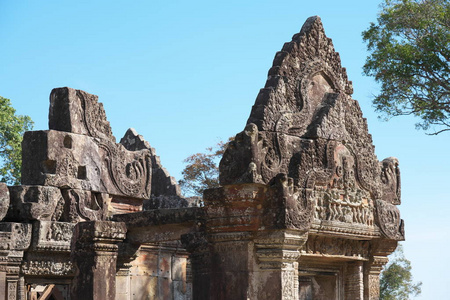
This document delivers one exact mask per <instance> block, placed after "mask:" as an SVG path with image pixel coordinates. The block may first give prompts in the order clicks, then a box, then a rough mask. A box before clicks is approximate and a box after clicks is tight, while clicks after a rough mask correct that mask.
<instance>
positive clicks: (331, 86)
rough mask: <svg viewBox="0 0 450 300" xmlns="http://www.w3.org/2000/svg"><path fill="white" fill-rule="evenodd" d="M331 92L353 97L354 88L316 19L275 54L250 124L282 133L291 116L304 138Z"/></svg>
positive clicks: (331, 43)
mask: <svg viewBox="0 0 450 300" xmlns="http://www.w3.org/2000/svg"><path fill="white" fill-rule="evenodd" d="M329 93H337V94H345V95H348V96H349V97H350V95H351V94H352V93H353V88H352V84H351V82H350V81H348V78H347V72H346V70H345V68H343V67H342V65H341V59H340V56H339V53H338V52H336V51H335V49H334V46H333V42H332V40H331V39H330V38H328V37H327V36H326V34H325V30H324V28H323V25H322V22H321V20H320V17H318V16H314V17H310V18H308V20H307V21H306V22H305V24H304V25H303V27H302V29H301V31H300V32H299V33H297V34H295V35H294V36H293V38H292V41H290V42H288V43H285V44H284V46H283V48H282V50H281V51H279V52H277V53H276V55H275V58H274V61H273V65H272V67H271V68H270V70H269V72H268V78H267V81H266V84H265V87H264V88H263V89H261V90H260V92H259V94H258V96H257V98H256V101H255V104H254V106H253V108H252V112H251V114H250V117H249V119H248V121H247V124H250V123H254V124H256V125H257V126H258V129H259V130H264V131H266V130H268V131H279V128H277V127H280V123H281V127H283V126H284V125H285V124H284V123H286V120H285V119H286V117H287V115H288V114H292V116H294V119H295V120H293V122H294V123H295V127H296V128H298V130H297V134H298V135H303V134H305V133H306V128H307V126H308V124H309V123H310V122H311V119H312V117H313V115H314V112H315V111H316V110H317V109H318V108H319V107H320V106H321V104H322V100H323V97H324V96H325V95H326V94H329ZM288 119H292V118H290V117H288ZM288 123H292V122H291V121H289V122H288ZM283 124H284V125H283Z"/></svg>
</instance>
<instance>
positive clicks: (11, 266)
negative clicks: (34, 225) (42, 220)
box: [0, 222, 32, 300]
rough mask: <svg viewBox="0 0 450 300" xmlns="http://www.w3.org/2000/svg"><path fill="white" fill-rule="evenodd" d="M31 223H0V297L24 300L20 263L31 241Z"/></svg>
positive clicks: (10, 299) (9, 299)
mask: <svg viewBox="0 0 450 300" xmlns="http://www.w3.org/2000/svg"><path fill="white" fill-rule="evenodd" d="M31 231H32V230H31V224H23V223H12V222H4V223H0V272H1V273H2V274H1V275H0V278H1V279H2V280H4V282H2V283H1V284H0V286H3V287H4V290H2V291H0V298H1V296H3V299H8V300H24V299H25V293H24V281H23V280H20V277H19V274H20V265H21V263H22V260H23V255H24V251H25V250H27V249H28V247H29V246H30V243H31Z"/></svg>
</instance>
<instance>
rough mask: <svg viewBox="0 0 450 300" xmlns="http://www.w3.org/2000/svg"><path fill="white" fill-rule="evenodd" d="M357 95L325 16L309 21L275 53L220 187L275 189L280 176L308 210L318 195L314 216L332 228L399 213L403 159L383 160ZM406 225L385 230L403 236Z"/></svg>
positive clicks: (225, 164)
mask: <svg viewBox="0 0 450 300" xmlns="http://www.w3.org/2000/svg"><path fill="white" fill-rule="evenodd" d="M352 92H353V88H352V84H351V82H350V81H348V78H347V73H346V70H345V68H343V67H342V66H341V60H340V57H339V53H337V52H336V51H335V50H334V47H333V43H332V41H331V39H330V38H328V37H327V36H326V35H325V31H324V29H323V25H322V22H321V20H320V18H319V17H318V16H315V17H311V18H309V19H308V20H307V21H306V22H305V24H304V25H303V27H302V29H301V31H300V33H298V34H295V35H294V36H293V38H292V41H291V42H288V43H286V44H284V46H283V48H282V50H281V51H280V52H278V53H277V54H276V55H275V59H274V62H273V66H272V67H271V69H270V70H269V74H268V79H267V82H266V85H265V87H264V88H263V89H261V90H260V92H259V94H258V96H257V99H256V101H255V104H254V105H253V108H252V111H251V114H250V117H249V119H248V121H247V126H246V128H245V130H244V131H243V132H241V133H239V134H238V135H236V138H235V140H234V141H233V142H231V143H230V144H229V146H228V148H227V150H226V152H225V153H224V156H223V158H222V160H221V162H220V183H221V184H222V185H230V184H239V183H262V184H266V185H269V186H273V185H274V184H275V182H276V181H277V178H287V179H286V181H285V182H289V185H292V188H291V192H290V193H291V196H292V197H293V198H296V199H298V201H299V202H298V203H303V204H302V205H303V207H309V206H307V205H306V204H305V203H306V202H308V201H310V200H311V199H312V198H314V199H315V200H314V201H315V209H314V210H315V217H314V218H315V219H316V220H317V221H318V222H322V221H324V220H325V221H330V222H334V223H333V224H334V225H333V226H336V224H341V223H342V224H346V223H352V224H356V226H363V227H364V228H366V227H367V228H371V227H372V226H374V224H375V223H374V218H375V217H374V207H375V203H380V204H378V205H377V207H388V208H386V211H390V212H396V211H397V210H396V208H395V206H393V204H397V203H399V201H400V185H399V182H400V177H399V169H398V161H397V160H396V159H388V160H384V161H383V163H380V162H379V161H378V159H377V157H376V156H375V152H374V146H373V143H372V137H371V135H370V134H369V131H368V127H367V121H366V119H365V118H363V115H362V112H361V109H360V106H359V104H358V102H357V101H356V100H353V99H352V98H351V94H352ZM311 193H312V194H311ZM302 199H303V200H302ZM380 201H381V202H380ZM384 204H386V206H383V205H384ZM394 214H395V213H394ZM381 215H389V214H385V213H380V214H379V216H378V217H379V218H380V216H381ZM399 220H400V219H398V218H397V219H396V221H395V222H394V223H393V229H387V228H384V229H383V231H384V232H387V231H389V230H391V232H390V233H389V235H390V236H391V237H395V238H401V234H400V233H399V228H400V223H399V222H400V221H399ZM336 222H337V223H336ZM400 231H401V230H400Z"/></svg>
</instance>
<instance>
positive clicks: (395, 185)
mask: <svg viewBox="0 0 450 300" xmlns="http://www.w3.org/2000/svg"><path fill="white" fill-rule="evenodd" d="M352 92H353V88H352V84H351V82H350V81H349V80H348V79H347V74H346V71H345V69H344V68H343V67H342V66H341V62H340V58H339V54H338V53H337V52H335V50H334V47H333V44H332V41H331V39H329V38H327V37H326V35H325V31H324V29H323V26H322V23H321V20H320V18H319V17H311V18H309V19H308V20H307V21H306V22H305V24H304V25H303V27H302V29H301V31H300V32H299V33H298V34H296V35H294V36H293V38H292V41H291V42H288V43H286V44H284V46H283V48H282V50H281V51H280V52H278V53H277V54H276V55H275V59H274V62H273V66H272V68H271V69H270V70H269V74H268V79H267V82H266V85H265V87H264V88H263V89H261V91H260V92H259V94H258V96H257V99H256V102H255V105H254V106H253V108H252V110H251V113H250V117H249V119H248V121H247V125H246V127H245V129H244V130H243V131H242V132H240V133H238V134H237V135H236V137H235V139H234V140H233V141H232V142H230V143H229V145H228V147H227V150H226V152H225V153H224V156H223V158H222V160H221V162H220V184H221V187H219V188H215V189H209V190H206V191H205V192H204V196H203V202H204V206H203V207H199V205H198V203H201V201H198V199H189V198H184V197H183V196H182V195H181V193H180V188H179V186H178V185H177V184H176V181H175V179H174V178H172V177H171V176H170V175H169V173H168V172H167V171H166V170H165V169H164V168H163V167H162V166H161V163H160V160H159V158H158V156H156V153H155V150H154V149H153V148H151V147H150V145H149V143H148V142H147V141H145V140H144V139H143V137H142V136H140V135H139V134H137V132H136V131H135V130H133V129H129V130H128V131H127V132H126V134H125V136H124V137H123V138H122V139H121V141H120V143H116V139H115V137H114V136H113V134H112V130H111V127H110V125H109V122H108V121H107V118H106V114H105V111H104V109H103V105H102V104H101V103H100V102H98V98H97V96H95V95H91V94H88V93H86V92H84V91H81V90H75V89H71V88H57V89H54V90H53V91H52V92H51V95H50V113H49V130H45V131H32V132H27V133H26V134H25V136H24V140H23V166H22V185H20V186H10V187H7V186H6V185H4V184H0V221H1V222H0V241H1V242H0V299H8V300H13V299H20V300H25V299H86V300H87V299H120V300H131V299H201V300H202V299H205V300H206V299H285V300H287V299H289V300H300V299H316V300H317V299H370V300H372V299H378V298H379V274H380V271H381V269H382V267H383V265H384V264H386V262H387V255H389V254H390V253H392V252H393V251H394V250H395V248H396V246H397V241H399V240H403V239H404V226H403V220H401V218H400V213H399V210H398V208H397V205H399V204H400V196H401V195H400V194H401V193H400V170H399V162H398V160H397V159H396V158H393V157H390V158H386V159H384V160H383V161H381V162H380V161H379V160H378V159H377V157H376V156H375V153H374V146H373V143H372V137H371V135H370V134H369V132H368V128H367V122H366V120H365V119H364V118H363V116H362V112H361V110H360V107H359V105H358V102H357V101H356V100H353V99H352V98H351V95H352Z"/></svg>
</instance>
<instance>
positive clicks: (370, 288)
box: [364, 239, 397, 300]
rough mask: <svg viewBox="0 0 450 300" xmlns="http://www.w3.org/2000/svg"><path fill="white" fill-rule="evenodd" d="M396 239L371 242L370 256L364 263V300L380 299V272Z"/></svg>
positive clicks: (393, 247)
mask: <svg viewBox="0 0 450 300" xmlns="http://www.w3.org/2000/svg"><path fill="white" fill-rule="evenodd" d="M395 248H397V241H393V240H387V239H380V240H377V241H375V242H373V244H372V257H371V258H370V260H369V261H368V262H366V263H365V264H364V271H365V272H364V286H365V289H364V300H378V299H380V273H381V271H382V270H383V267H384V266H385V265H386V264H387V263H388V261H389V259H388V258H387V256H388V255H389V254H391V253H392V252H394V251H395Z"/></svg>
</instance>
